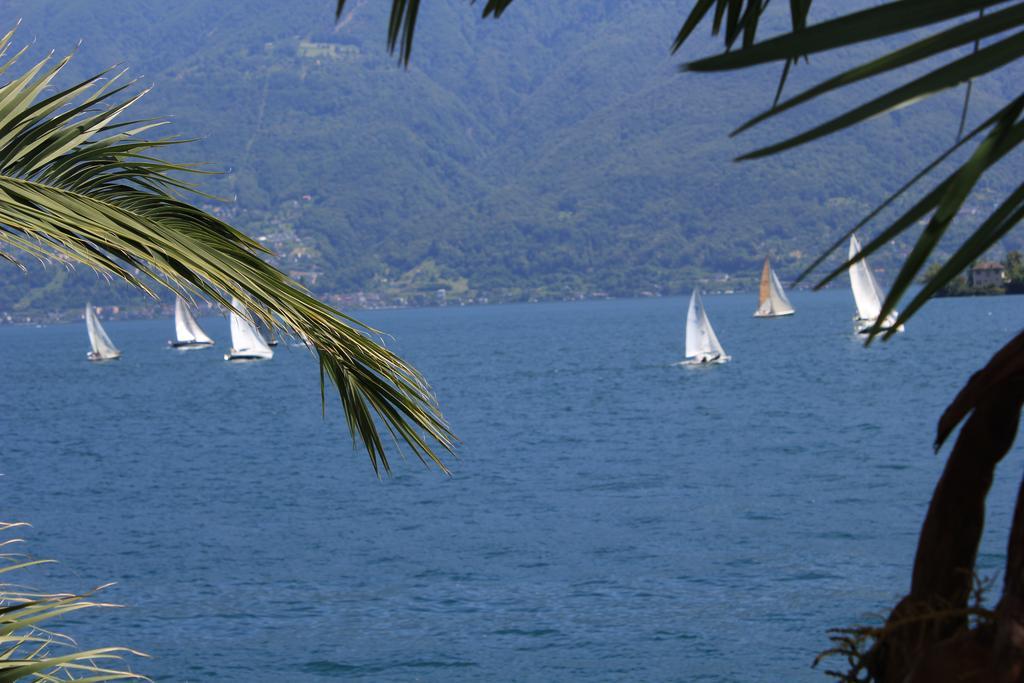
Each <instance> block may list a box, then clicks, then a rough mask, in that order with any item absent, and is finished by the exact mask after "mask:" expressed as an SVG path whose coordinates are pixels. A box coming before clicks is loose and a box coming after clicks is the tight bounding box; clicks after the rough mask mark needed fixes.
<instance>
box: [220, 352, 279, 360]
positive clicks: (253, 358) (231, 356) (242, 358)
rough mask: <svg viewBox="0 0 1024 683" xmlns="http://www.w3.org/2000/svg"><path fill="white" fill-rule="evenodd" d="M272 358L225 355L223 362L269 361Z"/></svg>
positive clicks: (250, 355)
mask: <svg viewBox="0 0 1024 683" xmlns="http://www.w3.org/2000/svg"><path fill="white" fill-rule="evenodd" d="M271 358H273V356H262V355H256V354H252V353H234V352H232V353H225V354H224V360H229V361H247V360H270V359H271Z"/></svg>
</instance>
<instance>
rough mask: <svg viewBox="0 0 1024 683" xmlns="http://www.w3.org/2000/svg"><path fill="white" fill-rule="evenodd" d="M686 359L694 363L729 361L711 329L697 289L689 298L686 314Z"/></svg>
mask: <svg viewBox="0 0 1024 683" xmlns="http://www.w3.org/2000/svg"><path fill="white" fill-rule="evenodd" d="M686 357H687V358H688V359H691V360H692V361H693V362H696V363H710V362H719V363H721V362H724V361H726V360H728V359H729V356H727V355H725V349H723V348H722V345H721V344H720V343H719V341H718V337H717V336H716V335H715V331H714V329H712V327H711V321H709V320H708V315H707V312H705V310H704V302H703V301H702V300H701V297H700V292H699V291H698V290H697V289H694V290H693V294H692V295H691V296H690V308H689V310H688V311H687V314H686Z"/></svg>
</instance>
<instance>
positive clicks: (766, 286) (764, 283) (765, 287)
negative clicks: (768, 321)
mask: <svg viewBox="0 0 1024 683" xmlns="http://www.w3.org/2000/svg"><path fill="white" fill-rule="evenodd" d="M771 273H772V267H771V264H770V263H769V262H768V257H767V256H765V257H764V268H762V269H761V291H760V292H759V293H758V297H757V308H758V310H761V309H762V308H764V302H765V301H767V300H768V298H769V297H770V296H771Z"/></svg>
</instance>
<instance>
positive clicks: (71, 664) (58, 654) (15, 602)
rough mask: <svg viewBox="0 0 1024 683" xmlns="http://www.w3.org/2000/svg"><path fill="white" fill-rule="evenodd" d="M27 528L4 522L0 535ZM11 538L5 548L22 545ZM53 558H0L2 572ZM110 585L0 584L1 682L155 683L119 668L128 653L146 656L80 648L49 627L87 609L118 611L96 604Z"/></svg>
mask: <svg viewBox="0 0 1024 683" xmlns="http://www.w3.org/2000/svg"><path fill="white" fill-rule="evenodd" d="M20 526H26V525H25V524H22V523H17V524H10V523H0V532H7V531H10V530H11V529H14V528H17V527H20ZM20 541H21V539H17V538H8V539H6V540H5V541H4V542H3V544H2V545H4V546H6V545H9V544H11V543H16V542H20ZM49 562H51V561H50V560H28V559H26V558H25V557H24V556H23V555H19V554H15V553H2V554H0V573H4V574H7V573H10V572H23V571H24V570H26V569H28V568H30V567H34V566H37V565H40V564H48V563H49ZM104 588H106V586H101V587H100V588H97V589H96V590H94V591H91V592H89V593H84V594H71V593H36V592H34V591H31V590H25V589H22V588H18V587H15V586H13V585H11V584H0V683H6V682H7V681H17V680H24V679H26V678H31V679H33V680H41V681H58V680H60V681H67V680H74V681H114V680H128V679H134V680H144V681H148V680H149V679H148V678H146V677H145V676H142V675H140V674H137V673H134V672H132V671H129V670H127V669H122V668H116V667H119V666H120V662H122V661H123V660H124V657H125V656H126V655H133V656H140V657H145V656H146V655H144V654H142V653H140V652H136V651H134V650H130V649H128V648H124V647H103V648H94V649H89V650H78V649H77V646H76V645H75V641H74V640H72V639H71V638H69V637H68V636H66V635H63V634H61V633H56V632H54V631H51V630H49V629H47V628H45V626H47V625H49V624H50V623H51V622H53V621H54V620H57V619H60V618H61V617H65V616H67V615H69V614H73V613H75V612H80V611H82V610H91V609H95V608H97V607H107V608H109V607H117V605H112V604H109V603H103V602H96V601H95V600H94V596H95V594H96V593H97V592H99V591H101V590H103V589H104Z"/></svg>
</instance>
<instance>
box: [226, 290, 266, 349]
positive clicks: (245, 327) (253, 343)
mask: <svg viewBox="0 0 1024 683" xmlns="http://www.w3.org/2000/svg"><path fill="white" fill-rule="evenodd" d="M231 307H232V310H231V312H230V314H229V316H230V318H231V351H230V352H228V353H226V354H225V355H224V360H270V359H271V358H273V357H274V352H273V350H271V348H270V346H268V345H267V341H266V340H265V339H264V338H263V336H262V335H261V334H260V333H259V331H258V330H257V329H256V327H255V326H254V325H253V324H252V323H251V322H249V321H248V320H246V319H245V318H243V317H242V316H241V315H239V314H238V313H236V312H235V311H237V310H241V309H242V304H241V302H240V301H239V300H238V299H235V298H232V299H231Z"/></svg>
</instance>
